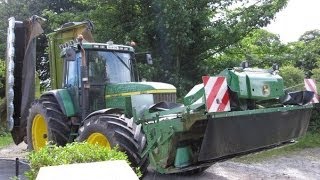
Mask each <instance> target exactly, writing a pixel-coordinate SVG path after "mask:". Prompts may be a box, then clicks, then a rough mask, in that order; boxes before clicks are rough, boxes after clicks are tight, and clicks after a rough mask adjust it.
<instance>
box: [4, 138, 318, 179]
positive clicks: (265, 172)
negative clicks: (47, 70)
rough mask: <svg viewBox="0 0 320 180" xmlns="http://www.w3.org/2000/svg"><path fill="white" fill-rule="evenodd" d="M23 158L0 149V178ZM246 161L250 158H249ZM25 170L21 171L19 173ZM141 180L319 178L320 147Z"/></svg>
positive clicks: (18, 149)
mask: <svg viewBox="0 0 320 180" xmlns="http://www.w3.org/2000/svg"><path fill="white" fill-rule="evenodd" d="M26 155H27V145H26V144H25V143H21V144H19V145H18V146H16V145H14V144H12V145H9V146H7V147H5V148H2V149H0V157H1V159H0V179H7V178H9V177H12V174H14V172H15V169H14V167H15V166H14V161H13V160H14V159H15V158H17V157H19V158H20V159H24V158H25V157H26ZM247 158H250V155H248V156H247ZM9 161H10V163H8V162H9ZM26 169H27V168H25V167H24V168H22V169H21V172H20V174H22V173H23V172H22V171H24V170H26ZM144 179H145V180H150V179H152V180H154V179H160V180H161V179H163V180H165V179H197V180H198V179H199V180H207V179H217V180H226V179H227V180H228V179H230V180H233V179H239V180H240V179H241V180H242V179H308V180H312V179H320V148H310V149H304V150H302V151H296V152H291V153H289V154H286V155H282V156H277V157H271V158H269V159H267V160H263V161H259V162H249V163H248V162H241V160H240V161H239V159H230V160H227V161H224V162H218V163H216V164H214V165H212V166H211V167H210V168H208V169H207V170H206V171H204V172H203V173H201V174H197V175H192V176H180V175H162V174H159V173H156V172H154V171H153V170H151V169H149V173H148V174H147V175H146V176H145V177H144Z"/></svg>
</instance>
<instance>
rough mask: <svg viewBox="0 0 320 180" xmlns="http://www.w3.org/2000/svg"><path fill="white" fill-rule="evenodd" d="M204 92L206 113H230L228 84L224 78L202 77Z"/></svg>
mask: <svg viewBox="0 0 320 180" xmlns="http://www.w3.org/2000/svg"><path fill="white" fill-rule="evenodd" d="M202 80H203V85H204V92H205V97H206V106H207V111H208V112H224V111H230V99H229V93H228V84H227V80H226V78H225V77H222V76H218V77H210V76H203V77H202Z"/></svg>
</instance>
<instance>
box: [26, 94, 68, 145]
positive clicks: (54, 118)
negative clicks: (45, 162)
mask: <svg viewBox="0 0 320 180" xmlns="http://www.w3.org/2000/svg"><path fill="white" fill-rule="evenodd" d="M37 115H40V116H42V117H43V119H44V121H45V125H46V128H47V133H46V134H44V137H43V138H44V139H46V141H47V142H50V143H52V144H56V145H59V146H64V145H65V144H66V143H68V141H69V136H70V122H69V120H68V118H67V117H66V116H65V115H64V114H63V113H62V111H61V108H60V106H59V104H58V102H57V100H56V99H55V98H54V97H53V96H44V97H41V98H40V99H39V100H36V101H34V102H33V104H32V106H31V108H30V110H29V116H28V118H27V142H28V149H30V150H39V148H41V147H42V145H40V146H39V147H34V141H33V138H35V137H33V136H34V135H33V133H34V132H32V128H33V127H32V125H33V123H34V121H35V118H36V116H37ZM45 136H46V137H45Z"/></svg>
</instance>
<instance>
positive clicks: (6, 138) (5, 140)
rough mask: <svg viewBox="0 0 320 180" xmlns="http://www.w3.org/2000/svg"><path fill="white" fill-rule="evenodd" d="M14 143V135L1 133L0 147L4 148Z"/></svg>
mask: <svg viewBox="0 0 320 180" xmlns="http://www.w3.org/2000/svg"><path fill="white" fill-rule="evenodd" d="M11 143H12V137H11V135H10V134H6V135H0V148H3V147H5V146H7V145H9V144H11Z"/></svg>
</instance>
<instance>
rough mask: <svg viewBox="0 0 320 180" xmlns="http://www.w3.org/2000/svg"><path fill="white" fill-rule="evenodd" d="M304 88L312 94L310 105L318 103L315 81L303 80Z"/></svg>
mask: <svg viewBox="0 0 320 180" xmlns="http://www.w3.org/2000/svg"><path fill="white" fill-rule="evenodd" d="M304 87H305V88H306V90H307V91H312V92H314V96H313V98H312V100H311V103H319V99H318V92H317V86H316V82H315V80H313V79H304Z"/></svg>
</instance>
